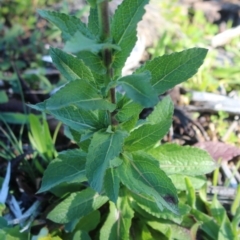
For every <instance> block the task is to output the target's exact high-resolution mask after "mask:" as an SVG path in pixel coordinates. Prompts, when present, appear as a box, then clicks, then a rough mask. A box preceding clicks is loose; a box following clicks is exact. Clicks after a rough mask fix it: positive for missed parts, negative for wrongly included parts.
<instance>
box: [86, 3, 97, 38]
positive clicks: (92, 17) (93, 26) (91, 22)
mask: <svg viewBox="0 0 240 240" xmlns="http://www.w3.org/2000/svg"><path fill="white" fill-rule="evenodd" d="M88 28H89V29H90V30H91V32H92V33H93V34H95V35H96V36H97V35H98V34H99V21H98V9H97V8H92V7H91V8H90V13H89V17H88Z"/></svg>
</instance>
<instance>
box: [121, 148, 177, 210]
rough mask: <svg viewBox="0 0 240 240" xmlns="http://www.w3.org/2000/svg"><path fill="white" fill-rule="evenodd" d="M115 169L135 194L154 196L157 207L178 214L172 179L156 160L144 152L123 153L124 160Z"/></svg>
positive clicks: (175, 192)
mask: <svg viewBox="0 0 240 240" xmlns="http://www.w3.org/2000/svg"><path fill="white" fill-rule="evenodd" d="M116 171H117V172H118V176H119V178H120V180H121V182H122V183H123V184H124V185H125V186H126V187H127V188H129V189H130V190H131V191H132V192H134V193H136V194H144V195H147V196H150V197H152V198H154V200H155V202H156V204H157V206H158V208H159V209H160V210H163V209H164V207H165V208H167V209H168V210H170V211H172V212H174V213H176V214H178V208H177V203H178V199H177V191H176V189H175V187H174V185H173V184H172V181H171V180H170V179H169V178H168V177H167V175H166V174H165V173H164V172H163V171H162V170H161V169H160V168H159V167H158V163H157V161H156V160H155V159H154V158H152V157H151V156H150V155H148V154H146V153H145V152H142V151H139V152H135V153H134V154H132V156H131V155H130V154H124V162H123V164H122V165H120V166H119V167H118V168H117V169H116Z"/></svg>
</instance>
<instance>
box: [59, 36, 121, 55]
mask: <svg viewBox="0 0 240 240" xmlns="http://www.w3.org/2000/svg"><path fill="white" fill-rule="evenodd" d="M105 48H111V49H115V50H117V51H120V50H121V48H120V47H119V46H117V45H116V44H111V43H108V42H106V43H99V41H98V39H90V38H88V37H86V36H85V35H83V34H82V33H81V32H79V31H77V32H76V33H75V34H74V35H73V37H72V38H71V39H69V40H68V41H67V42H66V44H65V46H64V50H65V51H67V52H71V53H78V52H81V51H91V52H95V53H98V52H100V51H101V50H103V49H105Z"/></svg>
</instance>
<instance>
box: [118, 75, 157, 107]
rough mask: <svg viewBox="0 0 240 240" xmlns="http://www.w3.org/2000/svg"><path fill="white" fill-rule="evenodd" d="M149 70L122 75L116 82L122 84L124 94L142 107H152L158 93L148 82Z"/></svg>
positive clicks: (155, 102)
mask: <svg viewBox="0 0 240 240" xmlns="http://www.w3.org/2000/svg"><path fill="white" fill-rule="evenodd" d="M150 79H151V74H150V72H149V71H146V72H143V73H141V74H134V75H129V76H125V77H122V78H120V79H119V80H118V83H119V84H120V85H121V86H122V88H123V89H124V91H125V92H126V95H127V96H128V97H129V98H130V99H132V100H133V101H135V102H137V103H139V104H141V105H142V106H144V107H152V106H154V105H156V104H157V102H158V95H157V93H156V92H155V90H154V89H153V87H152V86H151V84H150Z"/></svg>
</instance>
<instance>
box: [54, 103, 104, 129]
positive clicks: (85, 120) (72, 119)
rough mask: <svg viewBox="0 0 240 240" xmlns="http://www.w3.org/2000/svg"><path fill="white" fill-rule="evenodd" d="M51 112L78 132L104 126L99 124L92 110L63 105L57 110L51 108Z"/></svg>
mask: <svg viewBox="0 0 240 240" xmlns="http://www.w3.org/2000/svg"><path fill="white" fill-rule="evenodd" d="M51 114H52V115H53V116H54V117H55V118H56V119H58V120H59V121H61V122H62V123H64V124H66V125H67V126H69V127H70V128H72V129H74V130H75V131H77V132H79V133H84V132H86V131H88V130H89V131H96V130H97V129H101V128H102V127H103V126H104V125H101V122H99V120H98V117H97V116H96V114H94V113H93V112H92V111H86V110H83V109H79V108H75V107H74V106H68V107H63V108H61V109H59V110H52V111H51Z"/></svg>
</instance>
